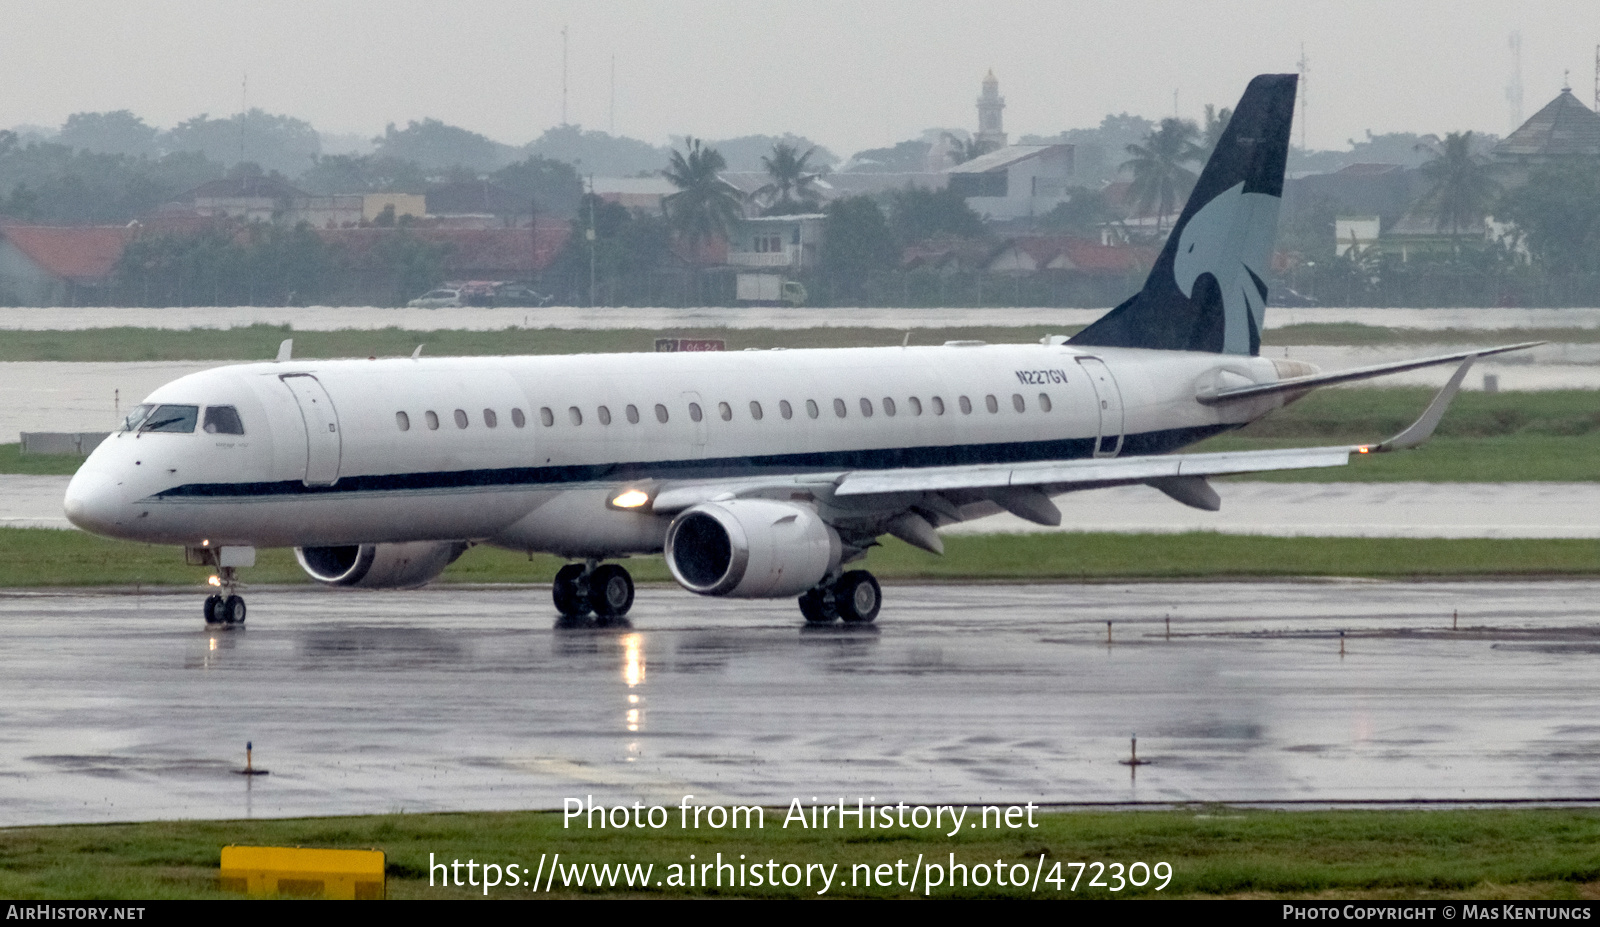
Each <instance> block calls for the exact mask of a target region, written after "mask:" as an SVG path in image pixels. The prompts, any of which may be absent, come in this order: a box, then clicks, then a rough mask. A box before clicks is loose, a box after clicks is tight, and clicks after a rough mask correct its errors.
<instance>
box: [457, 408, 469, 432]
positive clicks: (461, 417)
mask: <svg viewBox="0 0 1600 927" xmlns="http://www.w3.org/2000/svg"><path fill="white" fill-rule="evenodd" d="M455 417H456V427H457V428H465V427H467V413H466V412H464V411H462V410H460V409H457V410H456V416H455Z"/></svg>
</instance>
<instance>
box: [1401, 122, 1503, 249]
mask: <svg viewBox="0 0 1600 927" xmlns="http://www.w3.org/2000/svg"><path fill="white" fill-rule="evenodd" d="M1418 147H1419V148H1429V149H1431V150H1432V151H1433V152H1434V155H1435V157H1434V159H1433V160H1432V161H1429V162H1428V163H1426V164H1424V165H1422V167H1420V168H1418V170H1419V171H1420V172H1421V174H1422V176H1423V178H1424V179H1425V180H1427V181H1428V192H1427V193H1425V194H1423V196H1422V200H1421V201H1420V203H1419V205H1420V207H1421V208H1422V209H1424V210H1426V211H1428V212H1430V213H1431V214H1432V215H1433V219H1434V223H1435V225H1434V228H1435V229H1437V230H1438V231H1440V232H1443V231H1445V230H1446V229H1449V230H1450V241H1451V244H1452V245H1453V247H1454V250H1455V252H1456V254H1457V255H1459V254H1460V253H1461V244H1460V242H1459V241H1458V239H1459V238H1460V235H1461V230H1462V228H1464V227H1467V226H1471V225H1472V224H1473V223H1474V222H1481V221H1483V217H1484V216H1485V215H1486V214H1488V212H1489V203H1490V201H1491V200H1492V199H1493V198H1494V195H1495V193H1496V192H1497V191H1498V190H1499V188H1500V184H1499V183H1498V182H1497V181H1496V180H1495V177H1494V167H1493V166H1492V165H1490V164H1488V163H1487V162H1485V161H1484V160H1483V159H1482V158H1479V157H1478V156H1477V155H1475V154H1473V153H1472V133H1471V132H1451V133H1450V134H1449V135H1446V136H1445V138H1444V147H1443V148H1442V149H1439V148H1433V147H1432V146H1424V145H1419V146H1418Z"/></svg>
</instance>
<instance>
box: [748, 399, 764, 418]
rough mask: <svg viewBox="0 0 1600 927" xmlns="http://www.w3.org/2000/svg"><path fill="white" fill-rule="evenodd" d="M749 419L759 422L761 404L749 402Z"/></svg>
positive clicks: (753, 401)
mask: <svg viewBox="0 0 1600 927" xmlns="http://www.w3.org/2000/svg"><path fill="white" fill-rule="evenodd" d="M750 417H751V418H753V419H755V420H756V421H758V422H759V421H761V403H759V402H756V401H755V400H754V399H752V400H750Z"/></svg>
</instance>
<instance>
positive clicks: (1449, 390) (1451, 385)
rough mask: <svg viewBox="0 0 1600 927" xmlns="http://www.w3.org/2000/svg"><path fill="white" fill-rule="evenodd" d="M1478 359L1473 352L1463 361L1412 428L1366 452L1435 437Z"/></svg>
mask: <svg viewBox="0 0 1600 927" xmlns="http://www.w3.org/2000/svg"><path fill="white" fill-rule="evenodd" d="M1477 359H1478V355H1477V354H1472V355H1469V356H1468V357H1467V359H1466V360H1464V361H1462V362H1461V366H1460V367H1457V368H1456V372H1455V374H1454V375H1452V376H1451V377H1450V382H1448V383H1446V384H1445V385H1444V389H1441V390H1439V392H1438V395H1436V396H1434V397H1433V401H1432V402H1430V403H1428V408H1427V409H1425V410H1424V411H1423V413H1422V417H1421V418H1419V419H1417V420H1416V421H1414V422H1412V423H1411V427H1410V428H1407V429H1406V430H1405V431H1402V432H1400V433H1399V434H1397V435H1395V436H1394V437H1392V438H1390V439H1389V440H1387V441H1385V442H1383V443H1382V444H1379V445H1375V446H1373V447H1372V448H1371V449H1370V450H1369V451H1365V453H1374V454H1381V453H1383V452H1385V451H1398V450H1404V449H1405V448H1408V447H1416V446H1417V445H1419V444H1421V443H1422V442H1424V441H1426V440H1428V439H1429V438H1431V437H1433V430H1434V429H1435V428H1438V427H1439V420H1440V419H1442V418H1444V413H1445V411H1446V410H1447V409H1449V408H1450V403H1452V402H1454V401H1455V398H1456V393H1459V392H1460V391H1461V383H1462V381H1463V380H1465V379H1466V378H1467V371H1468V370H1471V369H1472V363H1473V361H1476V360H1477Z"/></svg>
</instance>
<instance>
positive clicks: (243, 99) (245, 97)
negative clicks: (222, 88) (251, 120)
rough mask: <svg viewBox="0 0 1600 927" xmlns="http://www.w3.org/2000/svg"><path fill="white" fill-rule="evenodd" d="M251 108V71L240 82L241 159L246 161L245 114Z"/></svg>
mask: <svg viewBox="0 0 1600 927" xmlns="http://www.w3.org/2000/svg"><path fill="white" fill-rule="evenodd" d="M249 109H250V72H249V71H246V72H245V73H244V79H243V80H241V81H240V82H239V160H240V161H241V162H242V161H244V114H245V113H246V112H248V111H249Z"/></svg>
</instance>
